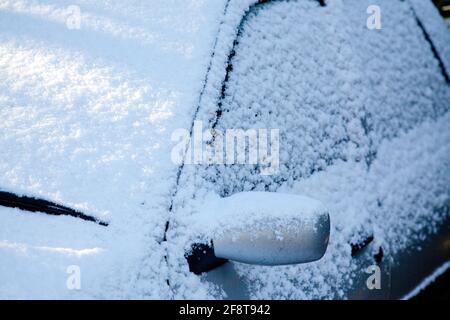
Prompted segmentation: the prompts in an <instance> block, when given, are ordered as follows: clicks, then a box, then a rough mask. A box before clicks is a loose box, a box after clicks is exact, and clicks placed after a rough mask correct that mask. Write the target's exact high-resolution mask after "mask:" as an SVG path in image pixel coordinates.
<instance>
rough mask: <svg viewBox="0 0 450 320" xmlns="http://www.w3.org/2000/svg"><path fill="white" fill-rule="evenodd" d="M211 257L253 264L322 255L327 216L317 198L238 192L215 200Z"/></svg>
mask: <svg viewBox="0 0 450 320" xmlns="http://www.w3.org/2000/svg"><path fill="white" fill-rule="evenodd" d="M220 202H221V203H220V204H219V206H220V211H221V214H220V216H219V217H218V223H219V225H220V228H219V231H218V232H216V234H215V235H214V236H213V239H212V242H213V248H214V255H215V256H216V257H217V258H222V259H228V260H232V261H237V262H242V263H248V264H256V265H268V266H274V265H286V264H299V263H307V262H312V261H316V260H319V259H320V258H322V257H323V255H324V254H325V252H326V249H327V246H328V240H329V237H330V217H329V214H328V211H327V210H326V208H325V207H324V206H323V205H322V204H321V202H319V201H317V200H314V199H311V198H309V197H305V196H299V195H291V194H280V193H269V192H243V193H238V194H235V195H233V196H231V197H228V198H223V199H221V200H220Z"/></svg>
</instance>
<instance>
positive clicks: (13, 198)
mask: <svg viewBox="0 0 450 320" xmlns="http://www.w3.org/2000/svg"><path fill="white" fill-rule="evenodd" d="M0 206H3V207H9V208H17V209H20V210H24V211H30V212H42V213H46V214H50V215H54V216H71V217H74V218H79V219H82V220H85V221H90V222H94V223H97V224H99V225H101V226H105V227H106V226H108V223H107V222H104V221H101V220H98V219H97V218H94V217H92V216H88V215H85V214H84V213H81V212H79V211H76V210H74V209H71V208H68V207H64V206H62V205H59V204H56V203H53V202H50V201H47V200H43V199H36V198H32V197H27V196H18V195H16V194H14V193H10V192H5V191H0Z"/></svg>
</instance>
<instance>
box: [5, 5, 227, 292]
mask: <svg viewBox="0 0 450 320" xmlns="http://www.w3.org/2000/svg"><path fill="white" fill-rule="evenodd" d="M224 5H225V2H224V0H217V1H209V0H208V1H198V0H195V1H179V0H169V1H126V2H123V1H85V0H79V1H77V0H75V1H73V0H70V1H61V0H58V1H56V0H42V1H35V0H14V1H9V0H0V119H1V121H0V150H1V152H0V172H1V173H0V189H2V190H6V191H12V192H16V193H19V194H26V195H29V196H38V197H41V198H44V199H48V200H51V201H54V202H57V203H61V204H64V205H66V206H70V207H72V208H75V209H78V210H80V211H82V212H84V213H85V214H90V215H93V216H96V217H98V218H101V219H102V220H105V221H108V222H109V223H110V225H109V227H108V228H107V229H104V230H103V229H102V230H100V229H101V228H100V229H99V227H98V226H95V225H94V226H92V225H90V224H89V223H86V222H79V221H76V220H75V219H72V218H57V217H48V218H47V217H44V216H42V215H38V214H36V215H31V214H25V213H23V216H21V215H20V214H21V212H13V211H14V210H10V209H1V212H0V215H1V220H2V224H1V229H0V230H1V231H0V243H1V244H2V245H1V246H0V265H1V266H2V269H1V272H0V296H1V297H4V298H46V297H70V298H77V297H83V298H86V297H95V298H102V297H108V298H110V297H113V298H114V297H137V298H169V297H170V291H169V288H168V286H167V283H166V279H167V271H166V269H167V266H166V264H165V262H164V259H163V257H164V254H165V248H164V246H162V245H160V244H159V243H160V242H161V240H162V237H163V234H164V226H165V223H166V220H167V215H168V208H169V206H170V195H171V194H172V189H173V187H174V186H175V179H176V173H177V170H178V167H177V166H176V165H175V164H173V163H172V162H171V161H170V151H171V148H172V143H171V140H170V136H171V133H172V132H173V131H174V130H175V129H177V128H189V127H190V125H191V122H192V119H193V115H194V112H195V108H196V106H197V103H198V98H199V94H200V90H201V88H202V85H203V82H204V78H205V74H206V70H207V67H208V63H209V60H210V57H211V53H212V48H213V44H214V41H215V37H216V35H217V30H218V28H219V22H220V19H221V18H222V15H223V10H224ZM73 6H77V7H78V8H79V9H80V13H81V16H80V18H81V20H80V25H79V27H80V28H79V29H77V28H75V29H73V28H72V27H73V26H74V25H73V21H74V19H75V20H76V19H77V17H76V16H74V15H76V11H77V10H75V11H74V8H73ZM77 7H75V9H77ZM69 27H70V28H69ZM23 217H26V218H27V219H25V218H23ZM25 220H26V221H25ZM53 221H58V222H53ZM54 223H56V224H57V226H55V225H54ZM9 230H15V233H11V232H10V231H9ZM81 238H84V239H85V240H80V239H81ZM39 239H41V240H39ZM44 239H46V240H48V241H47V242H48V243H47V242H45V241H44ZM91 240H92V241H91ZM41 242H42V244H39V243H41ZM41 247H45V248H47V247H48V248H50V249H49V250H47V249H45V250H41ZM52 248H63V250H53V249H52ZM89 248H100V249H101V250H99V251H98V252H97V251H96V252H95V254H93V255H86V257H85V256H84V255H80V256H77V255H75V256H76V259H72V255H70V254H69V255H68V254H67V253H68V252H72V251H73V252H77V250H85V249H89ZM69 264H78V265H80V267H81V272H82V275H85V277H84V280H85V281H84V282H83V283H82V288H83V290H81V291H79V292H68V290H67V288H66V287H65V279H66V277H67V276H68V275H65V274H64V273H65V271H66V267H67V265H69ZM64 276H65V277H64ZM92 279H95V281H94V280H92ZM91 280H92V281H91ZM39 288H41V289H39Z"/></svg>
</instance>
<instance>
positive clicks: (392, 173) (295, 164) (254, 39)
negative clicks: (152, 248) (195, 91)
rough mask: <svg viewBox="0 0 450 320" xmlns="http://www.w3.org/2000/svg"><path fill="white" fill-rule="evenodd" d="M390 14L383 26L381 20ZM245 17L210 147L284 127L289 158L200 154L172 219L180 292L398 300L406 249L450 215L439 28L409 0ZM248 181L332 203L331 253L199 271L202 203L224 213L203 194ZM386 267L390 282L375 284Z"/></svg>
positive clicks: (212, 115)
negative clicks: (268, 169) (193, 258)
mask: <svg viewBox="0 0 450 320" xmlns="http://www.w3.org/2000/svg"><path fill="white" fill-rule="evenodd" d="M230 11H232V10H230ZM380 13H381V19H382V20H381V21H382V24H381V25H380V28H379V27H378V25H377V24H376V23H375V24H374V25H373V24H371V22H373V21H374V20H373V19H377V18H380V17H379V16H377V14H380ZM236 27H237V36H236V38H235V40H234V43H233V47H232V48H231V49H230V51H226V53H224V52H216V54H217V55H220V54H222V55H223V54H225V55H226V57H227V68H226V74H225V76H224V77H223V78H222V79H224V80H222V82H221V83H220V84H218V83H216V84H215V85H211V88H213V89H211V90H210V91H209V92H206V95H208V94H209V95H210V96H207V97H206V98H205V99H204V100H205V101H206V102H204V104H203V105H200V110H199V112H198V115H197V120H198V121H201V124H202V125H203V129H205V130H208V129H212V131H211V132H210V134H209V135H208V137H209V141H207V143H206V145H209V146H210V145H211V144H212V145H214V144H215V143H217V141H221V142H220V143H223V140H221V138H222V137H223V136H224V132H227V130H229V129H242V130H243V131H245V132H248V130H252V129H265V130H268V132H271V131H270V130H273V129H275V130H278V132H279V140H277V139H275V140H273V141H279V166H278V167H277V168H276V170H275V171H274V172H272V173H270V174H267V173H266V174H262V170H263V169H264V168H265V166H266V165H267V163H265V162H264V161H262V162H259V163H257V164H254V163H250V164H249V163H247V164H245V163H244V164H229V163H228V164H227V163H226V162H224V163H196V164H192V162H190V163H186V165H185V166H184V167H183V170H182V172H181V175H180V179H179V184H178V190H179V191H178V192H177V193H176V195H175V197H174V201H173V212H172V213H173V215H172V219H171V220H170V221H171V223H170V224H169V226H168V230H167V245H168V252H169V254H168V260H169V265H170V266H171V267H172V269H171V271H170V277H169V279H170V281H171V283H176V285H175V286H174V287H173V289H174V294H175V297H178V298H186V297H190V298H192V297H194V298H205V297H220V298H224V297H229V298H242V297H249V298H262V299H303V298H361V297H374V298H379V297H383V298H386V297H389V289H390V286H391V281H395V279H391V278H390V271H389V270H390V268H391V265H392V264H393V263H395V254H397V253H398V252H400V251H402V250H404V249H405V248H406V247H408V246H409V245H411V244H412V243H416V242H414V240H416V239H419V238H423V237H427V235H429V234H430V233H432V232H433V231H434V228H435V227H436V226H437V225H442V224H443V223H444V222H445V221H446V219H447V218H448V217H447V216H446V214H439V213H437V212H438V211H436V210H434V209H435V208H440V207H443V206H445V205H446V203H447V202H446V201H447V200H446V199H448V195H449V190H448V185H449V175H448V174H443V173H448V172H449V166H448V163H449V161H448V160H449V158H448V155H449V152H448V141H449V139H448V138H449V130H448V128H447V126H445V123H446V122H447V123H448V117H449V114H448V103H446V101H447V102H448V101H449V99H448V98H449V94H450V93H449V86H448V77H446V74H447V71H446V70H445V68H444V67H443V65H442V63H441V61H440V57H439V55H437V54H436V50H435V48H434V47H433V44H432V42H431V40H430V38H429V36H428V35H427V34H426V30H424V27H423V25H422V24H421V23H420V20H418V18H417V16H416V15H415V14H414V11H413V10H412V7H411V6H410V4H409V2H407V1H390V0H389V1H388V0H380V1H376V4H375V6H374V3H373V1H356V0H355V1H335V2H334V1H330V2H327V3H326V5H325V4H324V3H323V2H321V1H314V0H310V1H308V0H307V1H264V2H263V3H258V4H255V5H253V6H251V7H250V9H249V10H247V11H246V12H245V14H244V15H243V18H242V20H241V21H240V23H239V24H237V25H236ZM219 60H220V59H219ZM213 68H214V66H213ZM214 79H215V78H214ZM214 79H213V80H212V81H215V80H214ZM212 105H215V106H216V108H215V109H213V107H212ZM202 107H203V109H202ZM433 128H439V129H438V130H434V129H433ZM276 132H277V131H273V133H274V134H276ZM264 139H267V136H265V137H264ZM207 140H208V139H207ZM260 142H261V141H260ZM225 144H226V141H225ZM222 146H223V145H222V144H221V146H220V150H223V147H222ZM246 146H247V147H246V149H245V150H246V151H248V152H250V150H249V149H250V147H249V146H250V144H248V145H246ZM274 150H276V149H274ZM227 151H228V150H226V152H227ZM234 151H235V150H234V149H233V152H234ZM420 154H426V156H424V157H423V158H421V159H420V160H417V157H419V155H420ZM188 157H189V155H188ZM242 191H266V192H280V193H293V194H302V195H307V196H310V197H313V198H316V199H318V200H321V201H322V202H323V203H325V204H326V205H327V206H328V208H329V210H330V216H331V221H332V229H331V238H330V244H329V248H328V250H327V253H326V254H325V256H324V257H323V258H322V259H321V260H320V261H317V262H313V263H310V264H305V265H291V266H277V267H267V266H254V265H246V264H241V263H234V262H229V263H227V264H225V265H224V266H222V267H220V268H217V269H216V270H213V271H209V272H205V273H203V274H202V275H200V276H197V275H194V274H193V273H191V272H190V271H189V265H188V263H187V261H186V259H185V256H186V252H189V250H191V246H192V244H193V243H196V242H202V241H203V242H204V243H205V241H208V240H207V239H205V238H202V230H203V229H204V228H205V225H204V223H202V221H203V220H205V216H204V215H203V216H202V215H199V214H198V213H199V212H202V211H203V213H205V211H206V213H208V214H209V215H210V217H211V219H210V220H208V223H213V221H214V215H215V214H217V212H214V210H213V209H211V208H207V209H204V206H203V204H204V203H205V202H208V201H213V202H214V201H215V200H214V199H217V198H218V197H228V196H231V195H233V194H236V193H239V192H242ZM202 208H203V209H202ZM250 232H251V231H250ZM415 245H417V243H416V244H415ZM374 266H375V268H376V267H377V266H378V267H381V273H382V278H381V279H382V280H381V281H382V282H381V287H382V289H381V290H378V291H377V290H369V289H368V288H367V287H366V280H367V279H368V277H369V276H370V272H371V271H368V273H367V270H371V269H370V268H371V267H374Z"/></svg>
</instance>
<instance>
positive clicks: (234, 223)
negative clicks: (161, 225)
mask: <svg viewBox="0 0 450 320" xmlns="http://www.w3.org/2000/svg"><path fill="white" fill-rule="evenodd" d="M211 212H214V213H215V215H211ZM326 213H327V209H326V208H325V207H324V206H323V204H322V203H321V202H320V201H318V200H316V199H313V198H311V197H306V196H301V195H292V194H283V193H267V192H240V193H237V194H234V195H232V196H230V197H227V198H213V199H210V200H209V201H207V202H203V203H202V204H201V207H200V208H199V209H198V214H197V215H195V216H193V217H191V219H192V222H191V223H192V224H194V223H195V224H196V228H198V232H199V234H200V233H202V234H203V235H204V237H205V238H206V239H214V238H215V237H220V236H223V235H225V234H227V235H230V233H236V232H239V231H243V230H252V227H253V228H255V229H256V228H257V227H258V226H259V227H264V226H265V225H270V226H271V227H273V228H275V229H276V226H278V227H282V228H284V229H287V228H288V227H289V224H290V223H294V222H297V223H300V224H302V225H311V226H314V225H315V224H316V223H317V222H318V220H319V219H320V218H321V215H323V214H326Z"/></svg>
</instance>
